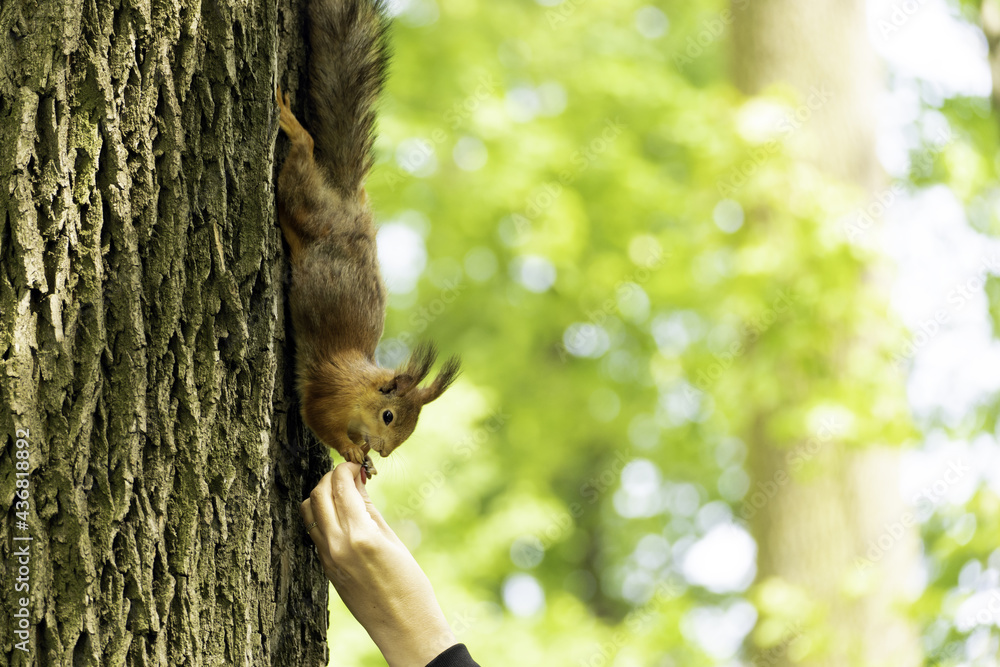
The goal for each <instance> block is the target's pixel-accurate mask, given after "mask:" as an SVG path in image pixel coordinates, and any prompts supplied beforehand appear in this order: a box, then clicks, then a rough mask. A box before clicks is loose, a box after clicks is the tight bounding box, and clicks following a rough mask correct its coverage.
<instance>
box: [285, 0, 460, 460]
mask: <svg viewBox="0 0 1000 667" xmlns="http://www.w3.org/2000/svg"><path fill="white" fill-rule="evenodd" d="M309 18H310V46H311V50H312V51H311V56H310V68H309V69H310V73H309V91H310V96H311V98H312V105H313V111H314V112H315V119H314V122H313V125H314V127H313V131H314V135H311V134H310V133H309V132H308V131H307V130H306V129H305V128H304V127H303V126H302V124H301V123H300V122H299V121H298V119H297V118H296V117H295V114H293V113H292V109H291V103H290V100H289V96H288V94H287V93H284V94H282V91H281V88H280V87H278V88H276V90H275V93H276V96H277V101H278V107H279V112H280V115H279V125H280V127H281V129H282V130H283V131H284V132H285V134H286V135H287V136H288V139H289V141H290V142H291V148H290V150H289V152H288V156H287V158H286V159H285V162H284V164H283V165H282V168H281V172H280V174H279V176H278V188H277V203H278V221H279V224H280V226H281V230H282V233H283V235H284V237H285V240H286V242H287V243H288V247H289V250H290V253H291V266H292V280H291V288H290V291H289V302H290V306H291V314H292V326H293V329H294V332H295V340H296V382H297V388H298V392H299V397H300V400H301V413H302V418H303V420H304V421H305V423H306V425H307V426H308V427H309V428H310V429H311V430H312V431H313V433H315V434H316V436H317V437H318V438H319V439H320V440H321V441H322V442H323V443H324V444H325V445H326V446H328V447H331V448H333V449H335V450H337V451H338V452H339V453H340V454H341V455H342V456H343V457H344V458H345V459H347V460H348V461H353V462H355V463H360V464H362V465H363V466H364V467H365V470H366V472H367V473H368V475H369V476H370V475H373V474H375V473H376V472H377V471H376V470H375V467H374V465H372V461H371V457H370V455H369V452H370V450H374V451H376V452H378V453H379V454H380V455H381V456H388V455H389V454H390V453H391V452H392V451H393V450H395V449H396V448H397V447H399V445H400V444H402V443H403V441H404V440H406V439H407V438H408V437H409V436H410V434H412V433H413V430H414V428H415V427H416V425H417V417H418V416H419V415H420V409H421V408H422V407H423V406H424V405H425V404H427V403H430V402H431V401H433V400H434V399H436V398H437V397H439V396H440V395H441V394H442V393H443V392H444V391H445V390H446V389H447V388H448V386H449V385H451V383H452V382H454V380H455V378H456V377H457V376H458V373H459V365H460V364H459V360H458V358H457V357H452V358H450V359H448V360H447V361H446V362H445V364H444V365H443V367H442V369H441V370H440V372H439V373H438V375H437V376H436V377H435V379H434V380H433V382H431V383H430V384H429V385H428V386H423V387H422V386H419V385H420V383H421V382H422V381H423V380H424V379H425V378H426V377H427V375H428V373H429V371H430V369H431V366H432V365H433V363H434V360H435V358H436V356H437V353H436V350H435V347H434V345H433V344H427V343H422V344H419V345H417V346H416V347H415V348H414V350H413V352H412V354H411V355H410V358H409V360H408V362H407V363H406V364H405V365H404V366H402V367H401V368H399V369H396V370H392V369H387V368H382V367H381V366H379V365H378V364H377V362H376V361H375V348H376V346H377V345H378V342H379V339H380V338H381V337H382V329H383V326H384V324H385V305H386V295H385V286H384V284H383V282H382V276H381V273H380V271H379V265H378V256H377V253H376V245H375V222H374V215H373V214H372V210H371V207H370V206H369V201H368V195H367V193H366V192H365V189H364V181H365V177H366V176H367V175H368V172H369V170H370V169H371V167H372V163H373V161H374V160H373V156H372V154H373V150H372V144H373V141H374V126H375V111H374V109H373V105H374V104H375V101H376V100H377V98H378V96H379V94H380V92H381V91H382V87H383V85H384V83H385V79H386V72H387V65H388V56H389V44H388V28H389V19H388V17H387V15H386V11H385V5H384V3H383V1H382V0H312V1H311V2H310V4H309Z"/></svg>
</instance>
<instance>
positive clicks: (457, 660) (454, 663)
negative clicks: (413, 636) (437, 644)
mask: <svg viewBox="0 0 1000 667" xmlns="http://www.w3.org/2000/svg"><path fill="white" fill-rule="evenodd" d="M427 667H479V663H478V662H476V661H475V660H473V659H472V656H471V655H469V649H467V648H465V644H455V645H454V646H452V647H451V648H448V649H445V650H444V652H443V653H441V655H439V656H438V657H436V658H434V659H433V660H431V661H430V662H429V663H427Z"/></svg>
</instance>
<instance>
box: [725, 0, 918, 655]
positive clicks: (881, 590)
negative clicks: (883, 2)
mask: <svg viewBox="0 0 1000 667" xmlns="http://www.w3.org/2000/svg"><path fill="white" fill-rule="evenodd" d="M864 5H865V3H864V0H850V1H848V2H845V1H844V0H811V1H810V2H801V1H799V0H753V1H752V2H749V3H747V2H745V1H744V0H734V2H733V13H734V17H735V21H734V25H733V74H734V81H735V83H736V84H737V86H738V87H739V88H740V89H741V90H742V91H744V92H745V93H748V94H755V93H758V92H760V91H761V90H762V89H764V88H766V87H767V86H768V85H770V84H772V83H775V82H783V83H785V84H789V85H791V86H792V87H793V88H794V89H795V90H797V91H798V92H799V93H801V95H802V97H803V99H805V98H806V97H807V96H808V95H809V94H810V93H811V92H813V91H814V90H815V89H823V90H824V91H826V93H825V94H827V95H828V97H829V101H828V102H827V103H825V104H824V105H823V106H822V107H821V108H819V109H817V110H815V113H813V115H812V116H811V117H810V119H809V121H808V124H807V125H805V126H804V127H803V128H802V129H801V130H798V131H796V133H795V134H794V135H793V136H790V137H789V141H788V143H789V145H790V149H791V150H792V151H793V153H794V154H795V155H796V157H798V158H799V159H803V160H806V161H808V162H811V163H812V164H814V165H817V166H818V167H819V168H820V169H821V170H822V171H824V172H825V173H826V174H828V175H829V176H830V177H831V178H834V179H837V180H840V181H842V182H845V183H850V184H853V185H854V186H857V188H858V189H859V190H861V191H863V192H865V193H867V194H868V195H869V196H871V195H873V194H874V193H875V192H876V191H877V189H878V188H879V187H884V186H883V184H882V180H881V179H882V177H881V175H880V173H881V172H880V169H879V167H878V163H877V160H876V156H875V118H874V105H875V102H876V96H877V93H878V91H879V89H880V85H881V83H880V76H881V73H880V68H879V66H878V63H877V61H876V58H875V56H874V52H873V50H872V49H871V47H870V45H869V42H868V37H867V31H866V27H865V6H864ZM853 204H854V205H856V206H862V207H863V206H864V205H865V202H864V201H863V200H860V201H858V202H854V203H853ZM850 205H851V204H850V203H848V206H850ZM748 224H754V223H753V221H752V220H751V221H748ZM829 224H836V223H835V221H832V220H831V221H830V222H829ZM868 270H869V275H868V280H867V284H866V285H864V286H861V288H862V289H880V288H881V287H883V286H884V284H882V283H883V281H882V278H881V272H880V270H879V269H878V267H876V266H870V267H868ZM851 336H852V334H851V333H850V332H849V330H848V329H846V328H845V331H844V332H842V336H841V340H840V342H839V345H840V349H839V350H837V351H831V354H832V355H842V357H840V358H848V357H850V356H851V355H850V354H849V353H847V351H848V350H850V348H852V347H853V348H857V346H864V345H866V344H867V343H866V341H865V340H859V339H852V337H851ZM855 351H857V349H855ZM876 356H877V355H871V358H875V357H876ZM838 363H842V362H837V361H836V360H835V359H832V360H831V362H830V364H831V366H832V367H837V366H838ZM870 372H871V373H886V372H890V371H889V370H888V369H887V368H881V369H879V368H871V369H870ZM780 418H781V415H780V414H773V413H770V414H759V415H757V418H756V420H755V423H754V426H753V427H752V428H751V429H750V432H749V433H747V434H745V435H746V439H747V443H748V446H749V468H750V470H749V472H750V475H751V479H752V483H751V488H754V489H756V488H760V487H759V486H758V484H762V485H767V484H769V483H771V482H773V480H775V479H786V478H785V477H782V475H788V459H787V456H788V453H789V450H788V449H787V448H784V447H781V446H777V445H776V443H773V442H771V441H770V439H769V438H768V436H767V434H768V433H769V432H770V431H771V429H770V428H769V421H770V420H776V419H780ZM862 418H863V419H871V418H873V417H869V416H868V415H864V416H862ZM816 463H817V464H818V467H819V468H820V469H821V470H822V471H823V473H822V474H821V475H820V476H818V477H817V478H815V479H811V480H808V481H803V480H800V479H796V478H795V476H794V475H792V476H791V477H792V479H791V481H790V482H789V483H787V484H783V485H777V494H776V496H775V497H774V498H772V499H771V500H769V501H768V504H767V506H766V507H765V508H764V510H763V511H761V512H758V513H757V514H756V515H755V516H754V518H753V520H752V521H751V529H752V532H753V535H754V537H755V539H756V541H757V544H758V575H757V581H758V585H762V584H766V583H767V582H775V581H781V582H785V583H787V584H790V585H791V586H793V587H795V588H796V589H797V590H800V591H804V592H806V594H807V595H808V596H809V602H810V608H811V609H812V610H814V611H815V612H816V615H815V616H814V617H813V618H812V619H811V620H812V623H813V627H812V628H810V627H809V623H810V620H809V619H803V627H802V628H801V629H796V630H795V631H794V632H792V633H790V634H792V635H794V634H796V633H797V632H799V631H801V632H803V633H804V634H803V636H800V639H801V638H802V637H804V641H799V642H798V643H797V645H796V644H795V642H793V643H792V644H790V645H789V646H788V650H774V649H771V650H765V651H757V653H756V655H755V659H756V660H758V662H755V663H754V664H768V665H781V666H785V665H793V664H796V665H810V666H817V667H818V666H823V667H835V666H836V667H847V666H848V665H850V666H851V667H856V666H862V665H890V664H891V665H896V666H899V667H909V666H911V665H917V664H920V662H921V655H920V647H919V641H918V639H917V635H916V632H915V630H914V628H912V627H911V626H910V624H909V623H908V622H907V621H906V620H905V616H904V614H903V613H901V610H900V608H899V605H900V598H901V597H902V592H903V591H904V589H905V587H906V585H907V584H908V583H909V581H908V578H909V577H911V576H912V575H913V572H914V570H915V568H916V566H917V564H918V559H919V552H918V544H917V535H916V532H915V530H914V529H912V528H906V529H905V530H902V532H901V533H900V534H899V535H895V534H893V535H892V536H891V537H892V539H893V544H892V545H891V548H889V549H887V550H886V551H885V552H884V553H883V554H880V557H879V559H878V560H877V561H876V562H868V563H866V565H865V567H871V568H873V570H872V572H868V573H867V575H868V576H867V577H866V581H867V584H868V585H869V586H870V588H868V589H864V590H863V592H859V591H857V590H854V591H853V592H852V590H851V589H852V585H853V584H852V579H854V578H855V576H856V575H857V574H858V572H857V570H858V563H859V561H863V560H864V559H865V558H866V554H867V553H868V552H869V549H870V546H871V545H872V544H873V543H875V542H877V540H879V538H880V537H881V536H882V534H883V533H884V531H885V530H886V526H887V525H893V524H901V521H900V518H901V517H902V516H904V515H905V513H906V507H905V506H904V505H903V504H902V503H901V501H900V499H899V491H898V489H899V486H898V481H897V476H898V451H897V450H896V449H894V448H892V447H885V446H871V447H868V448H865V449H856V448H845V447H843V446H841V445H839V443H838V442H837V441H836V438H835V437H834V438H833V440H832V441H831V442H829V443H828V444H824V445H823V446H822V447H821V448H820V451H819V453H818V454H817V459H816ZM900 528H901V529H902V528H903V526H902V525H900ZM803 653H805V655H806V657H805V658H804V659H802V658H803Z"/></svg>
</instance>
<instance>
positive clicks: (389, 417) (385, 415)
mask: <svg viewBox="0 0 1000 667" xmlns="http://www.w3.org/2000/svg"><path fill="white" fill-rule="evenodd" d="M382 421H384V422H385V423H386V424H391V423H392V411H391V410H386V411H385V412H383V413H382Z"/></svg>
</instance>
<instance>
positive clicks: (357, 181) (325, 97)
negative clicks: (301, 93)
mask: <svg viewBox="0 0 1000 667" xmlns="http://www.w3.org/2000/svg"><path fill="white" fill-rule="evenodd" d="M309 18H310V20H311V26H310V46H311V48H312V54H311V56H310V79H311V81H310V92H311V95H312V101H313V112H314V115H313V118H314V119H315V120H314V122H313V125H314V126H315V127H314V128H313V130H314V131H313V133H312V134H313V138H314V139H315V141H316V159H317V161H318V162H319V163H320V164H321V165H323V167H324V168H325V169H326V171H327V173H328V174H329V176H330V179H331V181H332V182H331V185H333V186H334V187H336V188H337V189H338V190H340V191H342V192H343V193H344V194H345V195H348V196H350V195H353V194H356V193H357V192H358V189H359V188H360V187H361V186H362V184H363V183H364V180H365V176H366V175H367V174H368V170H369V169H371V166H372V142H373V141H374V130H375V109H374V108H373V106H374V104H375V101H376V99H377V98H378V96H379V93H381V92H382V86H383V84H384V83H385V77H386V70H387V67H388V60H389V39H388V29H389V18H388V16H387V14H386V10H385V3H384V1H383V0H311V2H310V5H309Z"/></svg>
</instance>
